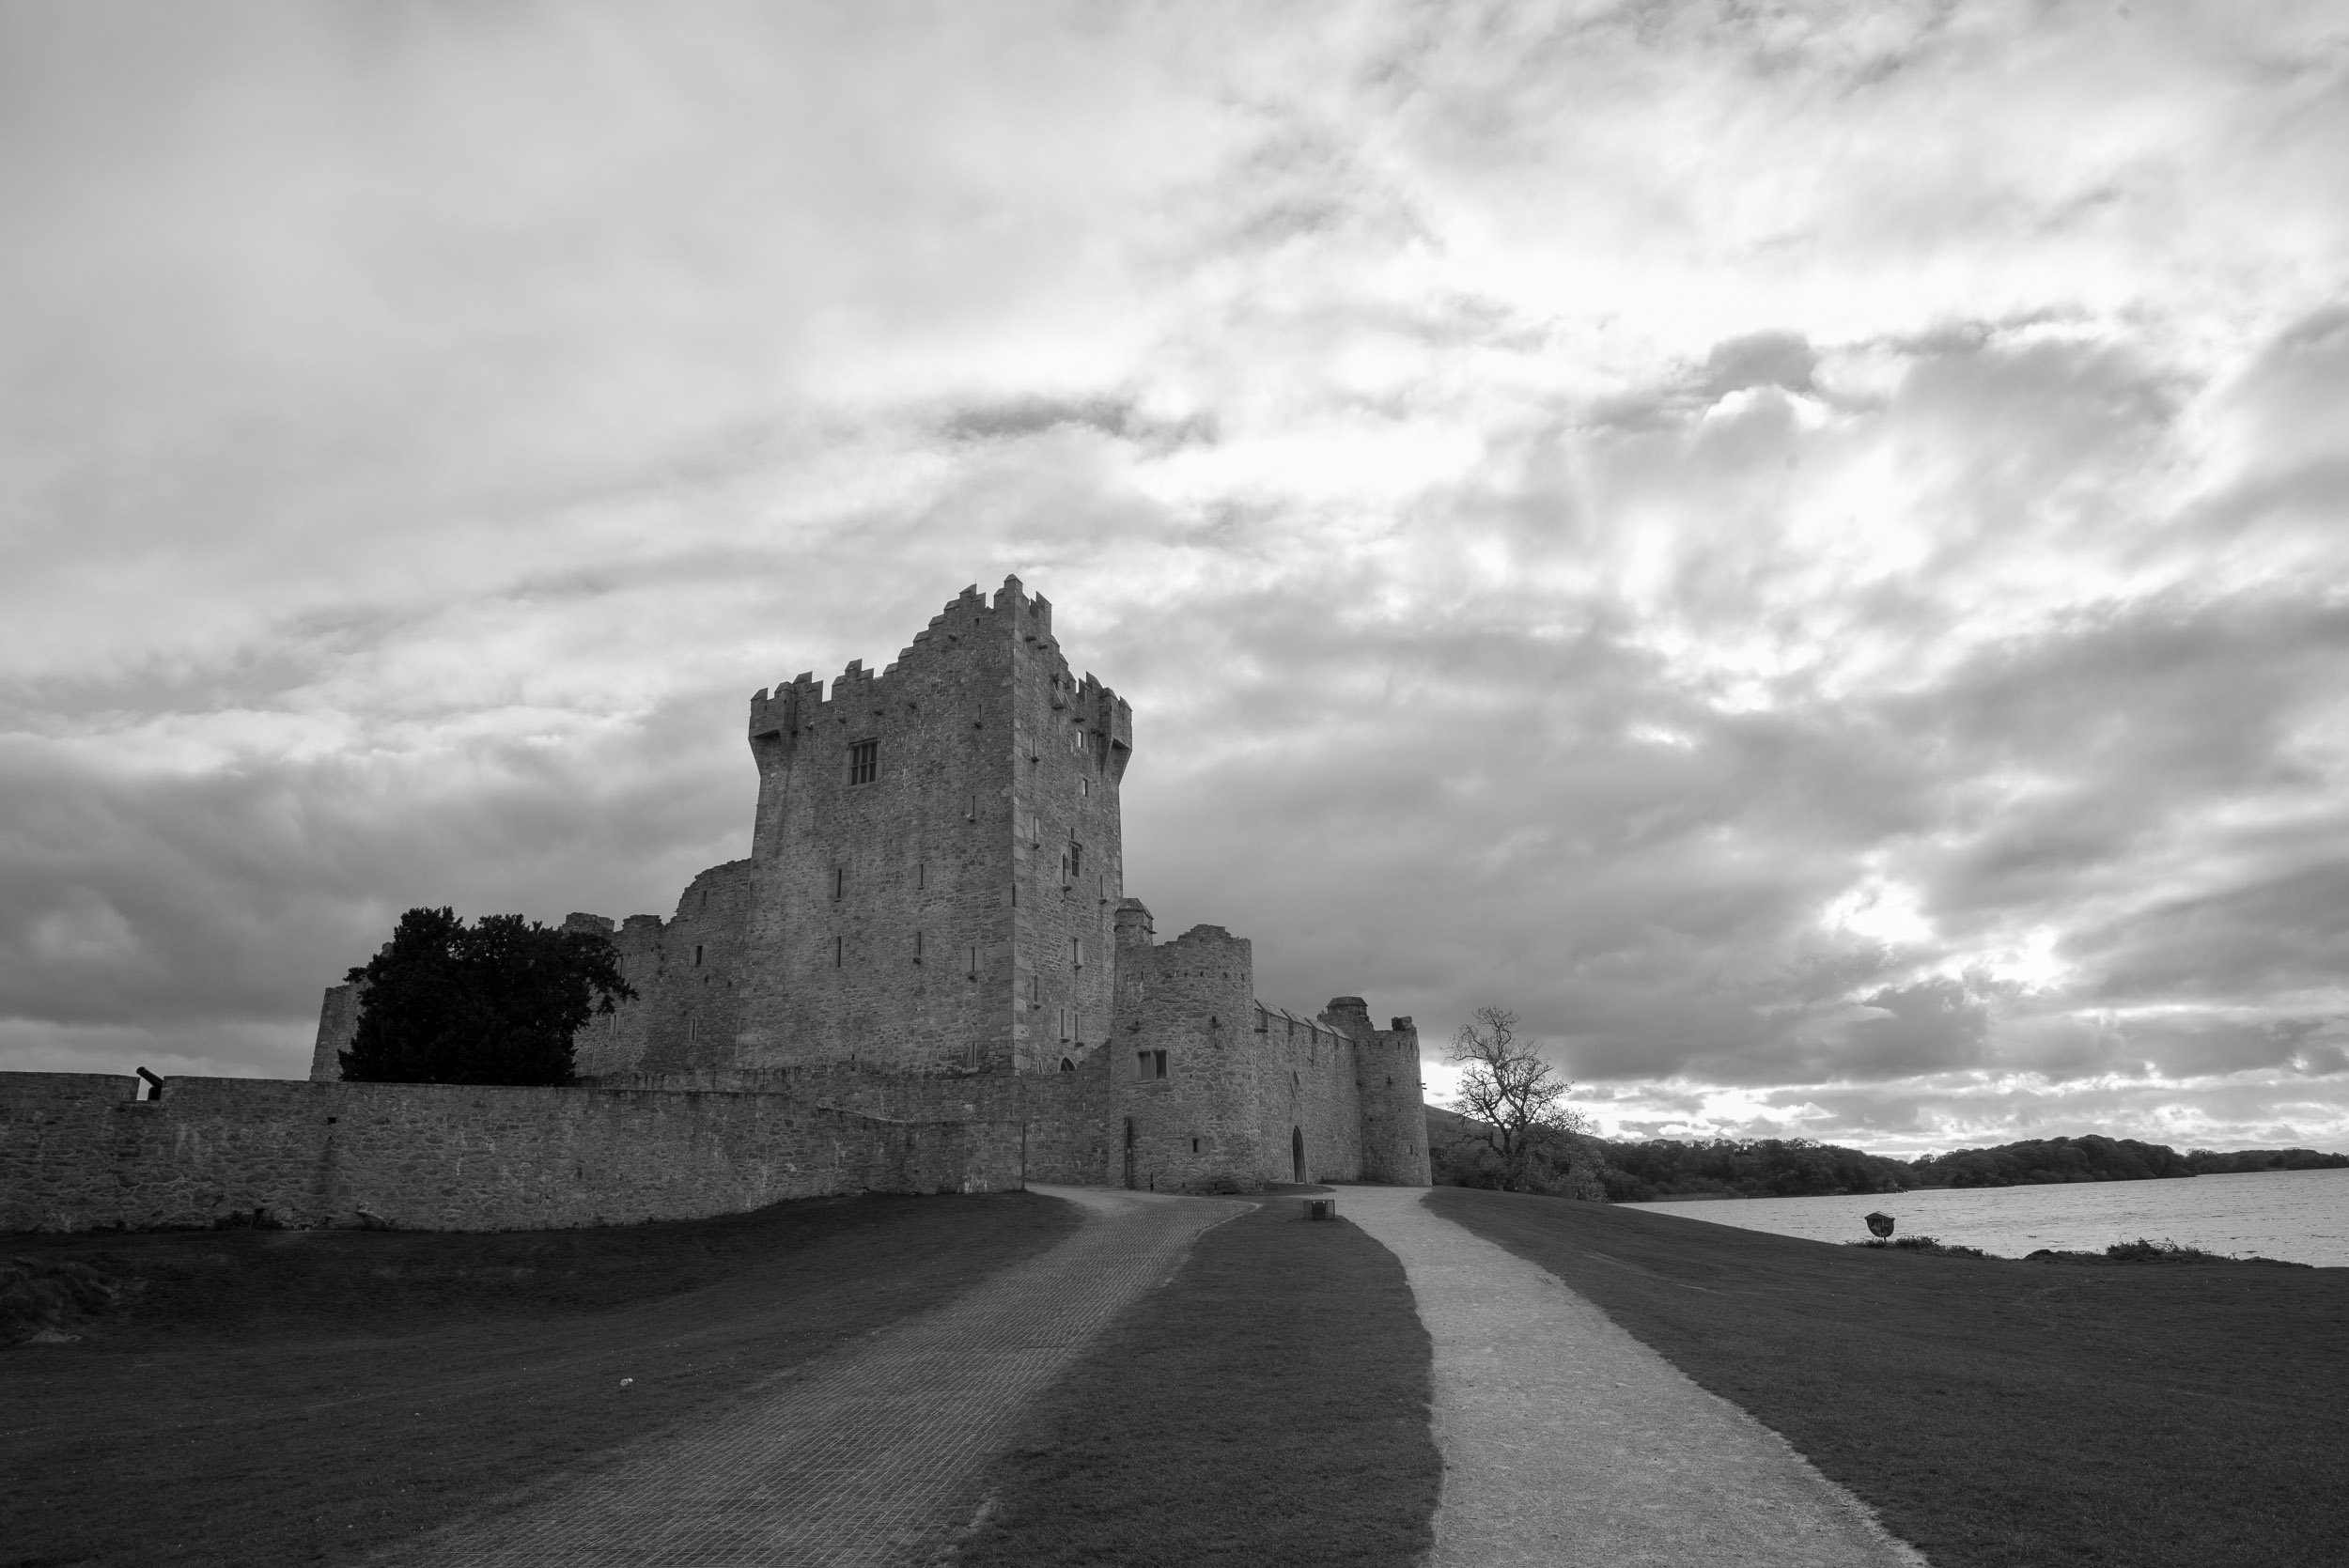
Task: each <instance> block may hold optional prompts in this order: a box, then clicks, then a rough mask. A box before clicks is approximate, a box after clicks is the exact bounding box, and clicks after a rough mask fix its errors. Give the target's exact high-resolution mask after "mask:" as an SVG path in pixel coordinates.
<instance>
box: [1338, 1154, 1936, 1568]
mask: <svg viewBox="0 0 2349 1568" xmlns="http://www.w3.org/2000/svg"><path fill="white" fill-rule="evenodd" d="M1425 1191H1426V1189H1425V1188H1375V1187H1345V1188H1339V1189H1338V1212H1339V1213H1340V1214H1342V1215H1344V1216H1346V1218H1348V1219H1352V1220H1353V1221H1354V1222H1355V1223H1356V1224H1358V1225H1360V1226H1361V1228H1362V1229H1363V1230H1365V1231H1367V1232H1369V1233H1370V1234H1371V1235H1373V1236H1375V1237H1376V1238H1377V1240H1378V1241H1379V1242H1381V1243H1382V1244H1383V1245H1385V1246H1386V1248H1387V1249H1388V1250H1390V1251H1392V1252H1393V1253H1394V1255H1395V1256H1396V1257H1398V1258H1400V1259H1402V1260H1403V1271H1404V1273H1405V1275H1406V1276H1407V1277H1408V1279H1409V1281H1410V1285H1411V1294H1412V1296H1414V1297H1415V1298H1416V1300H1417V1301H1418V1303H1419V1315H1420V1321H1421V1322H1423V1323H1424V1324H1425V1325H1426V1326H1427V1332H1428V1335H1429V1337H1430V1338H1432V1339H1433V1340H1434V1341H1435V1351H1436V1360H1435V1368H1434V1373H1435V1376H1434V1384H1435V1389H1434V1392H1435V1421H1434V1425H1435V1432H1436V1446H1437V1448H1438V1449H1439V1451H1441V1452H1442V1454H1443V1462H1444V1474H1443V1494H1442V1497H1441V1498H1440V1499H1439V1501H1438V1503H1437V1505H1436V1545H1435V1550H1434V1552H1433V1553H1432V1554H1431V1555H1430V1558H1429V1568H1517V1565H1519V1564H1523V1565H1527V1568H1532V1565H1533V1564H1540V1565H1541V1568H1566V1565H1583V1564H1588V1565H1590V1568H1686V1565H1687V1564H1690V1563H1703V1564H1717V1565H1719V1568H1923V1563H1924V1559H1923V1558H1922V1557H1921V1556H1920V1555H1919V1554H1918V1553H1917V1552H1916V1550H1915V1549H1914V1548H1913V1547H1910V1546H1908V1545H1905V1544H1903V1543H1901V1542H1899V1541H1896V1540H1894V1539H1893V1538H1892V1537H1891V1536H1890V1535H1889V1534H1887V1533H1886V1532H1885V1530H1884V1529H1882V1528H1881V1527H1880V1526H1878V1525H1877V1524H1876V1522H1875V1518H1874V1516H1873V1515H1871V1514H1869V1513H1868V1511H1867V1510H1866V1509H1865V1508H1863V1507H1862V1506H1861V1505H1860V1504H1859V1501H1858V1500H1857V1499H1855V1498H1853V1497H1852V1496H1851V1495H1850V1494H1849V1493H1847V1492H1845V1491H1843V1488H1841V1487H1839V1486H1837V1485H1835V1484H1834V1483H1832V1482H1830V1481H1828V1479H1827V1478H1826V1477H1825V1476H1822V1475H1821V1474H1819V1472H1818V1471H1816V1470H1814V1469H1812V1467H1811V1465H1810V1462H1809V1461H1807V1460H1805V1459H1804V1458H1803V1457H1802V1455H1800V1454H1799V1453H1797V1452H1795V1451H1794V1449H1792V1448H1791V1447H1789V1446H1788V1445H1787V1443H1786V1441H1785V1439H1783V1438H1781V1436H1778V1434H1776V1433H1774V1432H1772V1431H1771V1430H1770V1429H1769V1428H1767V1427H1766V1426H1764V1425H1763V1424H1762V1423H1761V1422H1759V1421H1755V1420H1754V1419H1753V1418H1752V1417H1750V1416H1749V1415H1747V1414H1746V1413H1745V1412H1744V1411H1743V1410H1740V1409H1738V1408H1737V1407H1736V1406H1735V1405H1731V1404H1730V1403H1728V1402H1727V1401H1726V1400H1723V1399H1719V1398H1718V1397H1716V1396H1715V1395H1713V1394H1710V1393H1707V1392H1705V1390H1704V1389H1701V1388H1699V1387H1697V1386H1696V1385H1695V1384H1694V1383H1692V1382H1690V1381H1689V1380H1688V1377H1687V1376H1685V1375H1684V1374H1682V1373H1681V1371H1680V1370H1679V1369H1678V1368H1677V1367H1675V1366H1673V1365H1672V1363H1671V1362H1670V1361H1667V1360H1665V1359H1664V1358H1662V1357H1661V1356H1658V1355H1657V1353H1656V1352H1655V1351H1653V1350H1650V1349H1649V1348H1648V1347H1647V1346H1646V1345H1644V1344H1641V1343H1640V1342H1639V1341H1638V1340H1636V1339H1633V1338H1632V1337H1631V1336H1630V1335H1629V1334H1627V1333H1626V1332H1625V1331H1624V1330H1623V1329H1621V1328H1618V1327H1615V1325H1614V1323H1613V1322H1612V1321H1611V1320H1610V1318H1609V1317H1608V1316H1607V1314H1606V1313H1604V1312H1600V1311H1599V1310H1598V1308H1596V1307H1595V1306H1593V1305H1592V1304H1591V1303H1590V1302H1589V1301H1586V1300H1584V1299H1583V1298H1582V1297H1581V1296H1577V1295H1576V1294H1575V1293H1574V1292H1572V1291H1570V1290H1568V1289H1567V1288H1566V1287H1565V1285H1564V1284H1563V1283H1562V1282H1561V1281H1559V1280H1558V1278H1557V1277H1556V1276H1555V1275H1553V1274H1551V1273H1549V1272H1548V1270H1547V1269H1544V1268H1542V1267H1540V1266H1538V1265H1534V1264H1531V1263H1528V1262H1526V1261H1525V1260H1524V1259H1522V1258H1520V1257H1518V1256H1517V1254H1516V1253H1514V1252H1511V1251H1509V1250H1506V1249H1504V1248H1501V1247H1498V1246H1495V1245H1494V1244H1493V1243H1491V1242H1489V1241H1486V1240H1485V1239H1484V1238H1483V1237H1482V1236H1478V1235H1475V1234H1471V1233H1470V1232H1469V1231H1467V1230H1465V1229H1463V1228H1462V1227H1460V1226H1458V1225H1455V1224H1454V1223H1453V1222H1452V1221H1451V1220H1449V1219H1443V1218H1441V1217H1439V1216H1438V1215H1436V1214H1435V1213H1433V1212H1431V1211H1430V1210H1429V1209H1427V1208H1426V1207H1425V1206H1424V1204H1423V1203H1422V1202H1421V1199H1422V1198H1423V1196H1424V1195H1425Z"/></svg>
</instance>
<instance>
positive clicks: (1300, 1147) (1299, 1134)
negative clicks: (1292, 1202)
mask: <svg viewBox="0 0 2349 1568" xmlns="http://www.w3.org/2000/svg"><path fill="white" fill-rule="evenodd" d="M1289 1163H1290V1164H1291V1165H1293V1166H1295V1167H1296V1168H1297V1179H1298V1181H1299V1182H1300V1183H1301V1182H1303V1181H1304V1179H1305V1129H1304V1128H1303V1127H1291V1128H1289Z"/></svg>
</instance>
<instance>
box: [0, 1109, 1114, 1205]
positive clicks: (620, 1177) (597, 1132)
mask: <svg viewBox="0 0 2349 1568" xmlns="http://www.w3.org/2000/svg"><path fill="white" fill-rule="evenodd" d="M135 1085H136V1080H135V1079H122V1078H115V1077H111V1076H105V1075H97V1074H54V1073H0V1230H86V1229H95V1228H106V1227H116V1226H121V1227H127V1228H131V1229H159V1228H170V1227H183V1226H208V1225H211V1224H214V1223H217V1222H219V1221H221V1220H222V1219H226V1218H228V1217H230V1216H234V1215H240V1214H241V1215H250V1214H252V1213H253V1212H254V1211H255V1210H258V1209H265V1210H267V1211H269V1213H270V1214H271V1216H272V1217H273V1218H274V1219H277V1220H278V1221H280V1222H282V1223H284V1224H287V1225H291V1226H328V1225H345V1226H348V1225H358V1224H366V1223H374V1222H382V1223H389V1224H393V1225H397V1226H402V1227H414V1228H418V1229H429V1230H458V1231H488V1230H521V1229H545V1228H559V1227H566V1226H574V1225H595V1224H615V1223H625V1222H630V1221H635V1220H642V1219H694V1218H699V1217H702V1216H707V1215H713V1214H725V1213H733V1212H738V1211H740V1210H743V1209H750V1208H756V1207H759V1206H761V1205H763V1204H767V1203H780V1202H783V1201H784V1200H786V1199H791V1198H806V1197H815V1196H820V1195H824V1194H829V1193H839V1192H863V1191H880V1192H934V1191H986V1190H997V1189H1002V1188H1017V1187H1019V1185H1020V1183H1021V1180H1022V1172H1021V1158H1022V1148H1023V1145H1024V1144H1025V1143H1026V1142H1027V1141H1028V1137H1027V1127H1026V1125H1025V1122H1024V1120H1023V1119H1022V1118H1021V1117H1020V1116H1019V1115H1018V1114H1015V1115H1013V1116H1011V1117H1008V1118H1003V1119H988V1118H986V1117H982V1116H979V1115H976V1114H969V1115H962V1116H957V1117H955V1118H953V1119H950V1120H923V1119H910V1118H905V1117H894V1116H891V1115H888V1114H886V1113H885V1112H881V1111H873V1110H861V1109H853V1108H834V1107H827V1106H821V1105H815V1104H811V1103H808V1102H807V1101H805V1100H802V1099H801V1098H799V1097H797V1096H795V1095H789V1094H755V1093H739V1092H723V1091H707V1090H695V1091H662V1090H614V1089H492V1088H467V1087H459V1086H455V1085H444V1084H389V1083H339V1082H334V1083H319V1082H305V1081H291V1080H282V1079H210V1078H175V1079H170V1080H169V1081H168V1083H167V1084H166V1086H165V1088H164V1091H163V1096H162V1098H161V1099H157V1100H140V1099H137V1098H134V1097H133V1090H134V1088H135ZM1070 1087H1071V1088H1073V1087H1074V1086H1073V1085H1072V1086H1070ZM1046 1094H1047V1096H1048V1097H1051V1098H1052V1099H1053V1103H1052V1104H1050V1105H1046V1104H1045V1103H1044V1101H1043V1100H1042V1099H1040V1100H1039V1102H1038V1111H1039V1118H1040V1119H1047V1120H1050V1121H1051V1123H1052V1125H1054V1126H1062V1125H1065V1124H1066V1123H1067V1122H1068V1120H1069V1116H1070V1112H1069V1110H1068V1109H1067V1108H1068V1107H1069V1106H1070V1105H1073V1103H1074V1101H1073V1098H1072V1097H1071V1096H1070V1094H1069V1090H1068V1089H1064V1088H1058V1087H1056V1088H1055V1090H1053V1091H1049V1092H1046ZM957 1103H958V1104H959V1103H960V1102H957ZM911 1109H917V1110H918V1109H920V1107H919V1106H918V1105H917V1106H913V1107H911ZM370 1217H372V1219H371V1218H370Z"/></svg>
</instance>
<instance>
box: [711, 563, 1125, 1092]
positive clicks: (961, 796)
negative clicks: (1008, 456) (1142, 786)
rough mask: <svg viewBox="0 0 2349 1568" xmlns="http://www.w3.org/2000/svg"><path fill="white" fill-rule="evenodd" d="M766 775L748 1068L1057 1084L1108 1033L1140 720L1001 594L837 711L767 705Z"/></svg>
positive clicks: (1045, 616) (749, 988)
mask: <svg viewBox="0 0 2349 1568" xmlns="http://www.w3.org/2000/svg"><path fill="white" fill-rule="evenodd" d="M750 743H751V751H752V753H753V755H754V758H755V759H756V761H757V764H758V811H757V815H756V817H755V819H754V824H753V829H752V844H751V857H750V864H749V868H748V870H749V881H748V893H747V898H748V903H747V908H746V909H745V910H744V914H743V924H742V928H741V937H740V947H741V957H740V961H739V964H737V965H736V966H733V974H734V981H733V984H734V986H735V990H736V998H735V1006H734V1011H735V1027H736V1030H737V1031H738V1032H737V1033H736V1036H735V1040H734V1050H733V1052H732V1058H733V1061H734V1063H736V1064H738V1065H739V1066H741V1067H745V1068H759V1067H789V1066H798V1065H802V1064H807V1063H819V1062H837V1061H845V1060H849V1059H854V1060H856V1061H858V1062H860V1063H871V1064H873V1065H876V1066H883V1067H897V1068H904V1069H910V1070H913V1071H920V1072H940V1071H948V1072H951V1071H966V1072H968V1071H980V1072H993V1073H1009V1072H1037V1071H1044V1072H1050V1071H1056V1070H1058V1069H1059V1067H1060V1065H1061V1063H1062V1062H1063V1061H1064V1060H1066V1061H1068V1062H1070V1063H1072V1065H1073V1063H1076V1062H1078V1061H1081V1060H1082V1059H1083V1058H1084V1057H1086V1056H1087V1055H1089V1054H1090V1053H1091V1052H1092V1051H1093V1050H1094V1049H1095V1048H1097V1047H1098V1046H1099V1044H1100V1042H1101V1040H1102V1038H1103V1036H1104V1035H1105V1034H1106V1033H1107V1032H1108V1030H1109V1023H1110V1011H1111V1005H1112V986H1113V983H1114V971H1115V959H1114V951H1113V950H1114V945H1115V944H1114V935H1113V927H1112V916H1113V912H1114V910H1115V909H1116V908H1117V904H1118V901H1119V899H1120V898H1121V897H1123V895H1124V885H1123V878H1124V856H1123V853H1122V846H1121V843H1120V839H1119V831H1118V786H1119V783H1120V781H1121V780H1122V779H1123V778H1124V776H1125V772H1126V765H1127V762H1128V759H1129V758H1130V757H1131V756H1132V754H1133V711H1132V709H1131V708H1130V707H1128V705H1127V704H1125V703H1124V702H1122V701H1120V700H1119V699H1118V697H1117V694H1116V693H1115V692H1114V691H1111V690H1110V689H1109V688H1107V687H1105V686H1103V685H1102V684H1101V683H1100V682H1099V681H1097V680H1096V679H1094V677H1093V676H1092V675H1086V676H1084V677H1083V678H1082V679H1081V680H1080V679H1078V678H1077V677H1076V676H1075V675H1073V674H1072V673H1071V672H1070V670H1069V667H1068V661H1067V660H1066V659H1065V658H1064V657H1062V654H1061V650H1060V644H1058V643H1057V642H1055V641H1054V640H1053V637H1052V608H1051V605H1050V602H1049V601H1047V600H1046V599H1045V598H1042V597H1041V596H1037V597H1034V598H1031V597H1029V596H1028V595H1027V594H1026V593H1025V592H1023V591H1022V589H1021V586H1020V583H1019V579H1018V578H1016V577H1014V578H1006V579H1004V582H1003V588H1002V590H1001V591H1000V592H998V593H997V594H996V595H995V596H994V598H993V600H992V601H991V602H990V601H989V600H988V598H985V597H984V596H982V595H981V594H980V593H979V591H978V590H977V588H975V587H972V588H966V589H964V590H963V592H962V594H961V596H960V597H959V598H957V599H955V600H954V602H952V603H950V604H949V605H947V606H946V608H945V610H944V611H943V612H942V613H940V614H938V615H936V616H934V617H932V618H931V621H930V624H929V626H928V627H927V628H926V629H924V630H923V631H920V632H917V633H916V634H915V636H914V639H913V643H912V644H911V645H910V647H908V648H906V649H905V650H904V651H903V652H902V653H900V654H899V655H898V657H897V660H896V661H895V662H894V663H893V664H891V665H890V666H889V667H888V668H887V669H885V670H883V671H881V672H880V673H879V675H875V674H874V673H872V672H871V671H868V670H865V669H863V667H862V664H861V662H860V663H851V664H850V665H849V666H848V670H847V671H846V672H845V673H844V674H843V675H841V676H840V678H839V679H838V680H836V681H834V682H833V683H832V692H831V694H830V696H829V697H827V696H826V695H825V694H824V693H823V690H822V687H821V685H820V684H819V683H818V682H817V681H816V680H815V679H814V678H813V676H812V675H800V676H798V677H797V678H796V679H794V680H792V681H791V682H790V683H789V684H787V685H785V686H780V687H777V688H776V689H775V690H774V691H772V692H769V691H760V692H758V693H757V695H755V696H754V697H753V698H752V699H751V714H750Z"/></svg>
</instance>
